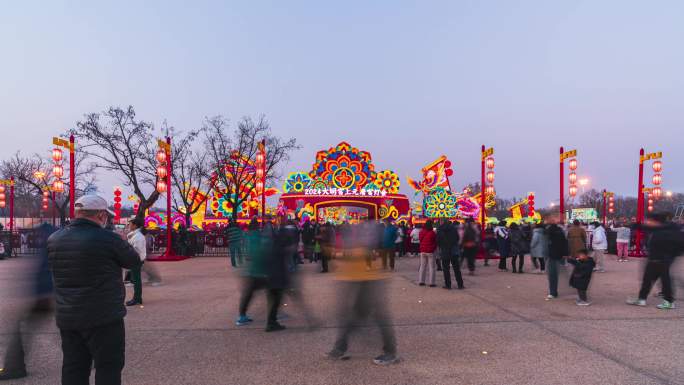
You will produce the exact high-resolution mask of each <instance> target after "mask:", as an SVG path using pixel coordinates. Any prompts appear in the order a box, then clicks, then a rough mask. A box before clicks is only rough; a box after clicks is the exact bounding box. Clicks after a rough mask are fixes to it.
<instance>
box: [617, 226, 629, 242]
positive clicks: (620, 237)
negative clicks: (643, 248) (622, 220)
mask: <svg viewBox="0 0 684 385" xmlns="http://www.w3.org/2000/svg"><path fill="white" fill-rule="evenodd" d="M614 230H615V232H616V233H617V238H616V240H615V241H616V242H617V243H629V241H630V237H631V234H632V232H631V231H630V230H629V227H625V226H620V227H617V228H615V229H614Z"/></svg>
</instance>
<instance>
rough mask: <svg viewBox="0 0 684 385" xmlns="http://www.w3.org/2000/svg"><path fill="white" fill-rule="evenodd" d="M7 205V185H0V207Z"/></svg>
mask: <svg viewBox="0 0 684 385" xmlns="http://www.w3.org/2000/svg"><path fill="white" fill-rule="evenodd" d="M6 205H7V203H6V201H5V186H4V185H0V209H4V208H5V206H6Z"/></svg>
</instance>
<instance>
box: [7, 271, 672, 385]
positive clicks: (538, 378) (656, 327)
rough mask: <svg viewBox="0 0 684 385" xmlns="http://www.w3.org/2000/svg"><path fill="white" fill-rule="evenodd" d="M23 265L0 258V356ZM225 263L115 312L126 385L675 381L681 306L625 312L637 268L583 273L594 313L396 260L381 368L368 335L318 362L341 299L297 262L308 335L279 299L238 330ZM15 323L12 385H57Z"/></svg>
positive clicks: (526, 290) (523, 278) (511, 284)
mask: <svg viewBox="0 0 684 385" xmlns="http://www.w3.org/2000/svg"><path fill="white" fill-rule="evenodd" d="M24 263H25V261H24V260H22V258H18V259H11V260H5V261H0V290H2V292H3V302H4V303H3V311H2V314H1V315H0V321H1V325H0V326H2V331H3V334H2V335H1V336H0V345H1V346H3V347H4V346H5V343H6V341H7V334H6V330H7V329H8V327H9V323H10V322H11V318H12V315H13V314H15V313H16V312H15V311H13V310H11V309H16V308H17V307H18V306H19V305H20V303H21V301H20V300H19V297H18V296H17V295H16V292H17V286H18V285H19V283H18V282H17V281H16V277H18V276H20V274H19V271H21V266H22V264H24ZM375 263H379V261H376V262H375ZM527 263H528V265H529V260H528V261H527ZM494 264H496V263H494ZM228 265H229V263H228V261H227V259H226V258H219V257H214V258H197V259H190V260H187V261H183V262H167V263H157V266H158V267H159V269H160V270H161V271H162V273H163V277H164V285H163V286H160V287H148V286H146V287H145V288H144V300H145V306H144V307H143V308H140V307H135V308H132V309H130V311H129V314H128V316H127V317H126V327H127V331H126V333H127V347H126V354H127V357H126V358H127V359H126V368H125V369H124V384H127V385H138V384H173V385H175V384H198V385H211V384H239V385H248V384H582V385H588V384H684V310H682V309H676V310H672V311H660V310H657V309H655V307H654V305H655V304H656V303H657V299H656V298H650V299H649V307H647V308H637V307H631V306H627V305H625V304H624V301H625V299H626V298H627V296H628V295H634V294H636V291H637V290H638V279H639V274H640V265H641V262H639V261H632V262H629V263H617V262H613V261H612V260H611V261H610V262H609V263H608V272H607V273H605V274H599V275H595V276H594V282H593V284H592V287H591V290H590V297H591V299H592V300H593V305H592V306H589V307H577V306H575V304H574V300H575V295H574V292H573V290H571V289H570V288H569V287H568V286H567V273H566V274H565V275H564V276H562V277H561V280H562V285H561V298H559V299H557V300H553V301H545V300H544V297H545V295H546V294H547V293H546V277H545V276H543V275H536V274H529V273H526V274H515V275H514V274H512V273H501V272H498V271H497V268H496V267H495V266H490V267H482V262H481V261H478V269H477V275H476V276H472V277H471V276H466V277H465V284H466V290H464V291H456V290H452V291H447V290H444V289H442V288H441V284H442V278H441V275H438V285H439V286H440V287H438V288H427V287H419V286H417V285H416V284H415V282H414V280H415V276H416V271H417V265H418V261H417V258H402V259H400V260H399V261H398V266H397V271H396V272H395V273H394V274H393V277H392V278H391V280H390V281H389V282H388V283H389V289H390V290H389V293H390V295H389V298H388V301H389V302H390V304H391V310H392V314H393V320H394V327H395V329H396V333H397V340H398V348H399V355H400V357H401V359H402V362H401V363H400V364H397V365H393V366H389V367H377V366H375V365H373V364H372V362H371V359H372V358H373V357H374V356H375V355H377V354H379V353H380V338H379V334H378V333H377V331H376V330H375V329H374V328H372V327H369V328H367V329H363V330H362V331H361V332H360V333H359V334H357V335H355V336H354V337H353V338H352V340H351V344H350V353H351V355H352V358H351V359H350V360H348V361H339V362H331V361H328V360H326V358H325V353H326V352H327V351H329V350H330V348H331V346H332V343H333V341H334V339H335V334H336V332H337V330H338V329H337V321H336V319H335V303H336V301H337V297H338V296H339V295H344V293H340V292H339V290H338V288H337V286H336V285H335V284H334V282H333V281H332V276H331V275H329V274H318V273H316V272H317V267H316V266H314V265H308V264H307V265H304V266H303V274H302V276H303V277H302V278H303V279H302V281H303V291H304V294H305V299H306V301H307V302H308V304H309V305H310V306H311V308H312V309H313V312H314V313H315V315H316V317H317V318H318V319H320V323H321V327H320V328H318V329H315V330H313V331H312V330H309V329H308V328H307V327H306V324H305V322H304V319H303V317H302V316H301V313H300V312H299V309H298V308H297V306H295V305H293V304H291V303H289V299H287V298H286V300H285V303H286V305H285V312H286V313H287V314H288V315H289V316H290V317H289V318H288V319H287V320H285V321H284V322H283V323H284V324H285V325H286V326H287V327H288V329H287V330H285V331H282V332H278V333H265V332H264V331H263V324H264V319H265V298H264V297H265V295H264V294H263V293H261V294H259V295H257V297H256V300H255V302H254V303H253V306H252V308H251V309H252V310H251V314H252V315H253V316H254V318H255V322H254V324H253V325H252V326H246V327H236V326H235V324H234V319H235V317H236V315H237V314H236V313H237V303H238V298H239V288H240V283H241V281H240V277H239V275H238V273H237V272H236V271H235V270H233V269H231V268H229V266H228ZM529 270H530V269H529V268H528V271H529ZM681 271H682V269H681V266H679V267H678V275H679V276H682V274H681ZM438 274H441V273H439V272H438ZM678 289H679V290H680V291H681V290H683V288H681V286H680V287H679V288H678ZM128 290H129V296H130V288H129V289H128ZM25 326H27V327H26V329H31V330H32V332H31V334H32V337H33V340H32V342H31V349H30V351H29V353H28V365H29V370H30V377H28V378H26V379H23V380H17V381H14V382H10V383H15V384H35V385H38V384H50V385H52V384H57V383H59V373H60V365H61V351H60V348H59V344H60V338H59V334H58V332H57V330H56V328H55V326H54V319H50V320H46V321H44V322H42V323H39V324H37V325H25ZM485 352H486V353H485ZM1 354H2V353H0V355H1Z"/></svg>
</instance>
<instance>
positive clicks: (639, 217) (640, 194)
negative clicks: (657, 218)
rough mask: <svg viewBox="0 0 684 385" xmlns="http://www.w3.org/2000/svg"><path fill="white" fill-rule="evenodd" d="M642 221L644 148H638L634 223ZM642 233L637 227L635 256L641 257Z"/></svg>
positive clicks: (639, 223)
mask: <svg viewBox="0 0 684 385" xmlns="http://www.w3.org/2000/svg"><path fill="white" fill-rule="evenodd" d="M643 222H644V149H643V148H642V149H641V150H639V185H638V186H637V215H636V223H637V225H641V224H642V223H643ZM642 237H643V233H642V231H641V229H637V231H636V236H635V237H634V253H633V256H635V257H642V256H643V254H642V253H641V238H642Z"/></svg>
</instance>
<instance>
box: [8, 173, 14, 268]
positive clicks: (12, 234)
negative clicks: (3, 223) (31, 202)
mask: <svg viewBox="0 0 684 385" xmlns="http://www.w3.org/2000/svg"><path fill="white" fill-rule="evenodd" d="M9 198H10V204H9V216H10V220H9V230H10V237H9V249H10V255H12V249H13V246H14V242H13V240H14V177H10V196H9Z"/></svg>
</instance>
